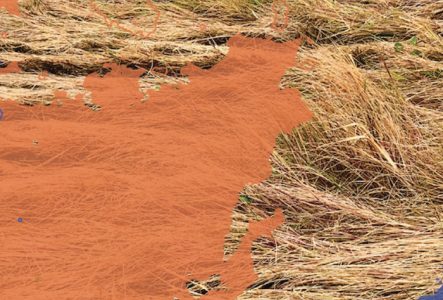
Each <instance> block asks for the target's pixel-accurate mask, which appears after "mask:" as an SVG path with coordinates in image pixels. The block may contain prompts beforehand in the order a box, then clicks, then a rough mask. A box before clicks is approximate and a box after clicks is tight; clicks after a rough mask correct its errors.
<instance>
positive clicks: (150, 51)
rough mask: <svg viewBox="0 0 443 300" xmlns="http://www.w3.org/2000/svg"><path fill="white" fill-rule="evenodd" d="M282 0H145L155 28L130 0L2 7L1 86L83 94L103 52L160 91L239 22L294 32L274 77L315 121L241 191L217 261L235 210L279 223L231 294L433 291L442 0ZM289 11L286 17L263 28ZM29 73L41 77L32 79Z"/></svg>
mask: <svg viewBox="0 0 443 300" xmlns="http://www.w3.org/2000/svg"><path fill="white" fill-rule="evenodd" d="M284 2H285V1H276V3H274V4H277V5H275V6H274V10H273V9H272V1H261V0H207V1H204V0H175V1H174V0H171V1H166V0H163V1H156V2H154V4H155V7H156V9H158V13H159V15H160V17H159V18H158V24H156V26H154V24H155V22H156V18H157V16H158V14H157V13H156V10H155V9H154V8H153V7H151V6H149V5H146V2H145V1H141V0H138V1H135V0H134V1H101V0H100V1H98V0H97V1H95V5H96V7H97V8H100V14H98V13H94V12H93V11H92V9H91V7H92V6H91V3H90V1H74V0H71V1H59V0H23V1H19V3H20V7H21V13H22V16H21V17H16V16H10V15H8V14H6V12H4V11H0V31H3V32H7V33H8V36H6V37H3V38H2V39H1V40H0V60H1V61H5V62H6V61H19V63H20V66H21V67H22V69H23V70H25V71H26V72H25V73H22V74H9V75H2V76H0V93H1V95H2V97H3V98H10V99H14V100H17V101H21V102H51V101H52V98H53V90H56V89H64V90H67V91H68V93H69V94H70V95H75V94H78V93H82V92H83V87H82V82H83V80H84V76H85V75H87V74H88V73H91V72H93V71H97V70H99V69H100V68H101V66H102V65H103V63H105V62H109V61H114V62H118V63H123V64H132V65H137V66H141V67H144V68H147V69H152V68H154V67H155V68H156V70H157V71H158V72H157V73H155V74H153V75H146V76H143V77H142V79H141V88H142V89H143V90H149V89H158V88H159V86H160V85H161V84H163V83H168V82H176V81H183V80H185V79H183V78H181V77H179V76H177V75H178V73H179V70H180V68H181V67H183V66H184V65H185V64H186V63H189V62H193V63H195V64H196V65H198V66H200V67H204V68H210V67H211V66H213V65H214V64H216V63H217V62H218V61H220V60H221V59H222V58H223V57H224V56H225V55H226V53H227V52H228V48H227V47H226V45H225V43H226V41H227V39H228V38H229V37H230V36H232V35H234V34H236V33H237V32H240V33H242V34H244V35H247V36H253V37H263V36H272V37H273V38H274V39H275V40H277V41H284V40H290V39H294V38H298V37H303V38H304V40H305V42H304V44H303V46H302V47H301V49H300V52H299V55H298V61H297V63H296V64H295V65H294V66H293V67H292V68H290V69H288V71H287V74H286V75H285V76H284V77H283V78H282V81H281V85H282V87H284V88H296V89H298V90H300V91H301V92H302V95H303V99H304V101H305V102H306V103H307V104H308V106H309V108H310V109H311V110H312V111H313V113H314V118H313V120H312V121H311V122H309V123H306V124H304V125H303V126H301V127H299V128H297V129H296V130H294V131H293V133H292V134H290V135H281V136H279V138H278V141H277V146H276V148H275V151H274V152H273V155H272V157H271V163H272V167H273V175H272V176H271V177H270V178H269V179H268V180H266V181H265V182H262V183H260V184H257V185H253V186H247V187H245V189H244V191H243V192H242V195H241V196H240V198H239V203H238V205H237V207H236V208H235V212H234V217H233V225H232V229H231V234H230V235H229V236H228V237H227V239H226V248H225V251H226V255H229V254H230V253H232V252H233V251H234V250H235V248H236V246H237V245H238V241H239V240H240V238H241V237H242V236H243V235H244V233H245V231H246V223H245V220H247V217H254V218H260V217H263V216H265V215H267V214H268V212H269V211H272V210H273V209H275V208H276V207H283V208H284V211H285V215H286V217H287V222H286V224H285V225H284V226H283V227H281V228H280V229H279V230H278V231H277V232H276V234H275V240H269V239H261V240H259V241H257V242H256V243H255V245H254V248H253V257H254V260H255V267H256V271H257V273H258V274H259V275H260V280H259V281H258V282H256V283H255V284H254V285H253V286H251V289H250V290H248V291H246V292H245V293H244V294H243V295H242V296H241V299H309V300H311V299H312V300H314V299H316V300H317V299H318V300H323V299H328V300H334V299H398V300H402V299H417V298H418V297H419V296H421V295H425V294H429V293H432V291H434V290H435V289H436V288H437V287H438V286H439V285H441V283H439V282H438V280H436V279H437V278H441V277H443V259H442V257H443V146H442V145H443V143H442V142H443V141H442V139H443V105H442V103H443V102H442V100H443V1H442V0H367V1H357V0H288V1H287V5H288V6H287V7H286V8H284ZM279 3H280V4H279ZM285 9H287V10H288V22H287V23H288V24H287V26H286V27H285V28H283V27H279V26H278V25H279V24H275V23H274V25H277V26H273V20H274V12H283V11H284V10H285ZM103 16H106V17H107V18H109V19H111V20H115V21H116V22H118V23H119V24H123V25H124V26H126V27H127V28H135V29H137V28H138V29H140V28H142V29H143V30H144V32H146V33H149V37H145V38H143V37H138V36H136V35H134V34H131V33H129V32H127V31H124V30H122V29H121V28H118V27H116V26H112V27H108V26H107V25H106V24H105V19H104V18H103ZM133 19H135V20H137V21H138V23H131V22H130V20H133ZM280 21H281V22H282V25H284V24H283V23H284V20H283V21H282V20H280ZM135 29H134V30H135ZM306 37H307V38H308V39H307V38H306ZM308 41H310V42H308ZM41 71H48V72H49V77H48V78H47V79H45V80H40V79H38V76H39V72H41ZM160 73H163V74H164V75H162V74H160ZM257 76H260V74H257ZM246 113H247V112H246ZM202 284H203V285H204V284H205V283H202ZM205 288H208V289H209V287H203V288H202V287H199V288H198V290H199V291H201V290H202V289H203V290H204V289H205ZM203 299H204V298H203Z"/></svg>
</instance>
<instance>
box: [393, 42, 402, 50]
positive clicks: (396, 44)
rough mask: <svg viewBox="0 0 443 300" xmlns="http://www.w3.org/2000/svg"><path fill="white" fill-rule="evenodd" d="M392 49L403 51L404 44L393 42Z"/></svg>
mask: <svg viewBox="0 0 443 300" xmlns="http://www.w3.org/2000/svg"><path fill="white" fill-rule="evenodd" d="M394 49H395V51H396V52H403V50H404V46H403V44H402V43H399V42H397V43H395V44H394Z"/></svg>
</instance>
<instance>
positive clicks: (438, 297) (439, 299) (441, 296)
mask: <svg viewBox="0 0 443 300" xmlns="http://www.w3.org/2000/svg"><path fill="white" fill-rule="evenodd" d="M418 300H443V286H442V287H441V288H440V289H439V290H438V291H437V293H436V294H435V295H431V296H423V297H420V298H419V299H418Z"/></svg>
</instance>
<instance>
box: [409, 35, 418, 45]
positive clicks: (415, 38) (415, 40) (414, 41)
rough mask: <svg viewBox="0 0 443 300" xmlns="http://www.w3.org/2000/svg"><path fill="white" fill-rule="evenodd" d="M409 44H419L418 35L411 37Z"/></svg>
mask: <svg viewBox="0 0 443 300" xmlns="http://www.w3.org/2000/svg"><path fill="white" fill-rule="evenodd" d="M409 44H411V45H414V46H417V44H418V39H417V37H416V36H413V37H411V38H410V39H409Z"/></svg>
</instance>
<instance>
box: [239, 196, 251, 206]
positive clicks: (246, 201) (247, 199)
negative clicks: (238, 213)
mask: <svg viewBox="0 0 443 300" xmlns="http://www.w3.org/2000/svg"><path fill="white" fill-rule="evenodd" d="M240 201H241V202H242V203H244V204H251V203H252V199H251V198H250V197H248V196H246V195H240Z"/></svg>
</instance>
